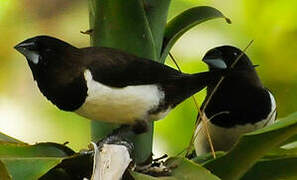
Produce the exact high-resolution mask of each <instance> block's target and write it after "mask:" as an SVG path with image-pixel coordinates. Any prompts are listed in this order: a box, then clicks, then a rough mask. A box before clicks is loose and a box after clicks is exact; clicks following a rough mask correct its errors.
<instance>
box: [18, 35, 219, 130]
mask: <svg viewBox="0 0 297 180" xmlns="http://www.w3.org/2000/svg"><path fill="white" fill-rule="evenodd" d="M15 49H16V50H18V51H19V52H20V53H22V54H23V55H24V56H25V57H26V58H27V62H28V64H29V66H30V68H31V71H32V73H33V77H34V79H35V81H36V82H37V85H38V87H39V89H40V91H41V92H42V93H43V95H44V96H45V97H46V98H47V99H48V100H50V101H51V102H52V103H53V104H54V105H56V106H57V107H58V108H59V109H61V110H64V111H72V112H75V113H77V114H79V115H81V116H83V117H86V118H88V119H91V120H98V121H104V122H109V123H117V124H126V125H132V126H135V129H137V125H139V124H142V125H143V124H147V122H148V121H153V120H159V119H162V118H163V117H164V116H166V115H167V114H168V112H169V111H170V110H171V109H173V108H174V107H175V106H176V105H177V104H179V103H181V102H182V101H184V100H185V99H186V98H188V97H189V96H191V95H193V94H194V93H196V92H198V91H200V90H201V89H203V88H204V87H205V86H206V85H207V84H208V83H210V82H211V81H212V80H213V79H216V77H217V76H218V77H220V76H221V75H222V74H223V71H210V72H202V73H197V74H184V73H180V72H179V71H177V70H175V69H173V68H170V67H168V66H166V65H163V64H160V63H157V62H154V61H152V60H148V59H144V58H139V57H136V56H134V55H131V54H127V53H124V52H122V51H119V50H116V49H111V48H104V47H87V48H76V47H74V46H72V45H70V44H68V43H66V42H64V41H62V40H59V39H56V38H53V37H49V36H37V37H34V38H30V39H27V40H25V41H23V42H21V43H20V44H18V45H16V46H15ZM143 129H145V128H143ZM142 131H145V130H142Z"/></svg>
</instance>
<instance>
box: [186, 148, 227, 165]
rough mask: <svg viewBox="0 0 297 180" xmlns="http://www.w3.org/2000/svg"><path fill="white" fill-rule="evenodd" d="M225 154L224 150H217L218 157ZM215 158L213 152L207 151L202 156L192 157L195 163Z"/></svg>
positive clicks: (202, 162)
mask: <svg viewBox="0 0 297 180" xmlns="http://www.w3.org/2000/svg"><path fill="white" fill-rule="evenodd" d="M225 154H226V153H225V152H223V151H217V152H216V158H218V157H221V156H223V155H225ZM213 159H214V158H213V155H212V153H207V154H202V155H200V156H197V157H195V158H193V159H191V161H193V162H195V163H198V164H204V163H206V162H208V161H210V160H213Z"/></svg>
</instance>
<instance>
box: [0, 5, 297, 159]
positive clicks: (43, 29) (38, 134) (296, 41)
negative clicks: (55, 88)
mask: <svg viewBox="0 0 297 180" xmlns="http://www.w3.org/2000/svg"><path fill="white" fill-rule="evenodd" d="M197 5H209V6H213V7H215V8H217V9H219V10H221V11H222V12H223V13H224V14H225V15H226V16H227V17H229V18H231V20H232V22H233V23H232V24H231V25H228V24H226V23H225V22H224V20H222V19H218V20H212V21H209V22H207V23H204V24H202V25H199V26H197V27H195V28H194V29H192V30H191V31H190V32H188V33H186V34H185V35H184V36H183V37H182V39H180V40H179V41H178V42H177V44H176V45H175V46H174V48H173V50H172V54H173V55H174V56H175V57H176V58H177V60H178V62H179V65H180V67H181V68H182V70H183V71H185V72H189V73H194V72H198V71H204V70H207V67H206V65H204V64H203V63H202V62H201V58H202V57H203V54H204V53H205V52H206V51H207V50H208V49H210V48H212V47H214V46H218V45H223V44H232V45H235V46H238V47H240V48H242V49H243V48H244V47H245V46H246V45H247V44H248V43H249V41H250V40H255V41H254V43H253V45H252V46H251V47H250V48H249V49H248V51H247V53H248V55H249V57H250V58H251V60H252V61H253V63H254V64H259V65H260V66H259V67H258V68H257V70H258V72H259V74H260V76H261V78H262V81H263V83H264V84H265V86H266V87H267V88H269V89H270V90H271V91H272V92H273V93H274V94H275V97H276V100H277V105H278V115H279V117H282V116H286V115H288V114H290V113H292V112H295V111H296V110H297V93H296V91H297V83H296V82H297V57H296V55H297V21H296V19H297V10H296V7H297V1H296V0H285V1H283V0H262V1H258V0H243V1H236V0H224V1H222V0H200V1H198V0H172V3H171V7H170V11H169V19H171V18H172V17H174V16H175V15H177V14H178V13H180V12H182V11H184V10H186V9H188V8H190V7H193V6H197ZM88 22H89V20H88V3H87V1H82V0H81V1H80V0H72V1H69V0H51V1H40V0H0V83H1V85H0V132H3V133H6V134H8V135H10V136H13V137H15V138H18V139H20V140H22V141H25V142H28V143H35V142H42V141H54V142H59V143H64V142H66V141H69V142H70V143H69V146H70V147H72V148H74V149H75V150H79V149H81V148H86V147H87V145H88V143H89V142H90V129H89V124H90V121H89V120H86V119H84V118H82V117H79V116H78V115H75V114H72V113H67V112H62V111H59V110H58V109H57V108H56V107H55V106H53V105H52V104H51V103H50V102H49V101H47V100H46V99H45V98H44V97H43V96H42V94H41V93H40V92H39V90H38V88H37V86H36V84H35V82H34V81H33V78H32V75H31V72H30V70H29V67H28V65H27V63H26V61H25V59H24V57H23V56H22V55H20V54H19V53H17V52H16V51H15V50H14V49H13V46H14V45H16V44H17V43H18V42H20V41H22V40H24V39H27V38H29V37H32V36H36V35H40V34H47V35H51V36H55V37H58V38H61V39H64V40H65V41H67V42H70V43H71V44H74V45H76V46H78V47H84V46H88V45H89V37H88V36H87V35H83V34H81V33H80V31H81V30H87V29H88V27H89V23H88ZM166 63H167V64H169V65H171V66H173V65H172V63H171V62H170V60H169V59H167V61H166ZM204 94H205V92H201V93H199V94H198V95H197V99H198V101H199V102H200V103H201V101H203V96H204ZM196 115H197V110H196V109H195V107H194V103H193V101H192V99H188V100H187V101H186V102H184V103H183V104H181V105H179V106H178V107H177V108H175V110H173V111H172V112H171V113H170V114H169V116H167V117H166V118H165V119H164V120H161V121H158V122H156V123H155V124H156V126H155V127H156V129H155V139H154V153H155V154H157V155H160V154H162V153H164V152H166V153H168V154H169V155H176V154H177V153H179V152H181V151H182V150H183V149H184V148H185V147H186V146H187V145H188V143H189V140H190V137H191V134H192V129H193V126H194V122H195V120H196Z"/></svg>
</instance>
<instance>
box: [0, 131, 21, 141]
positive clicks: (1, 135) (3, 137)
mask: <svg viewBox="0 0 297 180" xmlns="http://www.w3.org/2000/svg"><path fill="white" fill-rule="evenodd" d="M0 142H11V143H23V142H22V141H20V140H17V139H15V138H13V137H10V136H8V135H6V134H4V133H1V132H0Z"/></svg>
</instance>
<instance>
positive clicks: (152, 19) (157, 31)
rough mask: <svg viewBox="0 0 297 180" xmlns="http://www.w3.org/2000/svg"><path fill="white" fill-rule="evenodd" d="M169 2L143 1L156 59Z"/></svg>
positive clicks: (166, 0)
mask: <svg viewBox="0 0 297 180" xmlns="http://www.w3.org/2000/svg"><path fill="white" fill-rule="evenodd" d="M170 1H171V0H161V1H160V0H143V3H144V10H145V12H146V17H147V20H148V22H149V25H150V29H151V31H152V34H153V38H154V44H155V48H156V50H155V51H156V54H157V57H158V58H159V56H160V54H161V48H162V43H163V37H164V31H165V27H166V22H167V14H168V9H169V4H170Z"/></svg>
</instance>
